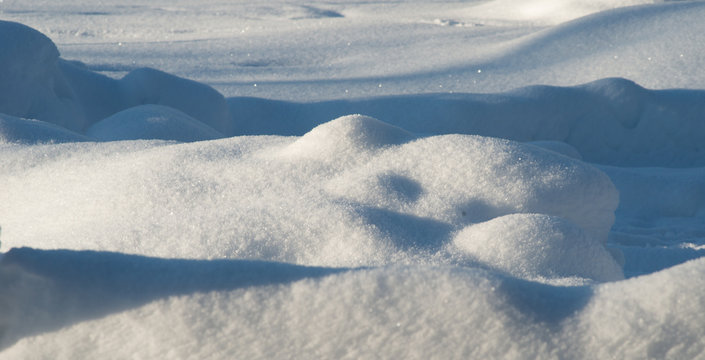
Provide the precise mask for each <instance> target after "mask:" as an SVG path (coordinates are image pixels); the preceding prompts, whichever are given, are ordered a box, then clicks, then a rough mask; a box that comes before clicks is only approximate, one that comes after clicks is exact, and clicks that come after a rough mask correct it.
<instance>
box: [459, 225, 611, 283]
mask: <svg viewBox="0 0 705 360" xmlns="http://www.w3.org/2000/svg"><path fill="white" fill-rule="evenodd" d="M453 244H454V245H455V246H456V247H457V248H458V249H459V250H460V251H462V252H463V253H466V254H469V255H470V256H472V257H474V258H476V259H477V260H479V261H480V262H482V263H483V264H485V265H487V266H489V267H491V268H494V269H498V270H500V271H504V272H506V273H508V274H511V275H512V276H516V277H520V278H528V279H530V278H541V277H547V278H555V277H566V278H567V277H572V276H573V277H579V278H587V279H593V280H597V281H614V280H620V279H623V278H624V275H623V274H622V269H621V268H620V267H619V265H617V263H616V262H615V260H614V259H613V258H612V256H611V255H610V254H609V253H608V252H607V250H606V249H605V247H604V246H603V245H602V244H601V243H600V241H599V240H598V239H595V238H593V237H591V236H589V235H587V234H586V233H585V232H584V231H583V230H582V229H581V228H579V227H577V226H575V225H574V224H573V223H572V222H569V221H566V220H565V219H562V218H560V217H556V216H548V215H541V214H513V215H506V216H501V217H497V218H494V219H492V220H489V221H486V222H482V223H479V224H475V225H471V226H468V227H466V228H465V229H463V230H462V231H460V232H459V233H458V234H457V235H456V236H455V238H454V240H453Z"/></svg>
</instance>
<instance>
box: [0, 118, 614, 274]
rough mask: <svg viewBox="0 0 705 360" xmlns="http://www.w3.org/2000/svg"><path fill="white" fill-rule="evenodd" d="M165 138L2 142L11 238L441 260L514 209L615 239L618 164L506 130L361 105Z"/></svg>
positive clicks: (228, 252)
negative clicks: (250, 131)
mask: <svg viewBox="0 0 705 360" xmlns="http://www.w3.org/2000/svg"><path fill="white" fill-rule="evenodd" d="M164 145H165V144H164V143H163V142H158V141H150V142H144V141H142V142H132V141H127V142H119V143H118V142H107V143H89V144H66V145H63V146H62V145H54V146H50V147H43V148H20V149H14V150H13V151H12V152H10V151H7V152H5V153H3V157H1V159H2V161H0V183H1V185H2V187H3V188H4V189H7V194H8V196H7V197H6V199H5V201H4V202H3V204H2V206H0V217H1V218H2V219H3V224H2V225H3V228H5V229H6V230H7V231H6V235H5V239H6V240H5V241H3V242H4V243H6V244H8V245H9V246H11V247H18V246H33V247H43V248H53V247H54V246H55V245H53V244H54V241H53V240H52V239H54V238H56V237H60V238H66V239H81V240H80V241H76V242H74V243H71V244H69V243H66V242H64V243H63V244H64V245H63V246H65V247H69V248H74V249H94V250H107V251H118V250H119V251H122V252H127V253H138V254H144V255H150V256H161V257H191V258H214V257H239V258H251V259H263V260H270V261H285V262H292V263H297V264H302V265H319V266H363V265H381V264H390V263H409V262H413V261H421V262H428V263H441V264H444V263H452V262H454V261H455V260H454V257H453V255H452V254H446V252H445V251H446V250H445V248H446V245H447V244H449V243H451V242H452V240H453V232H454V231H458V230H460V229H462V228H464V227H466V226H468V225H471V224H474V223H477V222H482V221H487V220H490V219H492V218H495V217H498V216H503V215H508V214H514V213H540V214H547V215H551V216H560V217H563V218H565V219H567V220H566V221H570V222H571V223H572V224H574V225H575V226H577V227H579V228H581V229H582V230H583V231H584V232H585V233H587V234H589V235H590V236H592V237H594V238H595V239H597V240H598V241H600V242H602V243H604V242H605V241H606V239H607V233H608V231H609V229H610V227H611V226H612V223H613V222H614V210H615V208H616V207H617V199H618V196H617V192H616V190H615V188H614V186H613V185H612V183H611V182H610V180H609V179H608V178H607V177H606V176H605V175H604V174H603V173H602V172H601V171H599V170H598V169H596V168H594V167H592V166H590V165H588V164H585V163H583V162H580V161H577V160H574V159H571V158H568V157H565V156H563V155H560V154H557V153H555V152H552V151H547V150H543V149H541V148H539V147H536V146H533V145H526V144H521V143H517V142H512V141H508V140H502V139H494V138H486V137H479V136H472V135H442V136H433V137H426V138H416V137H415V136H412V135H411V134H410V133H408V132H406V131H405V130H402V129H400V128H397V127H394V126H391V125H388V124H385V123H383V122H382V121H379V120H375V119H373V118H369V117H365V116H360V115H354V116H347V117H342V118H338V119H335V120H332V121H331V122H329V123H326V124H323V125H321V126H319V127H317V128H315V129H313V130H311V132H310V133H308V134H306V135H304V136H301V137H299V138H292V137H275V136H273V137H235V138H228V139H219V140H214V141H209V142H195V143H190V144H180V145H178V146H176V145H172V146H164ZM297 151H298V152H297ZM5 154H7V156H4V155H5ZM106 163H109V164H111V165H110V167H109V168H106V167H105V165H104V164H106ZM18 164H24V165H23V166H26V167H21V166H19V165H18ZM97 169H101V171H98V170H97ZM46 174H51V176H49V177H47V176H46ZM19 189H24V190H23V191H19ZM30 189H31V190H30ZM126 193H128V194H131V196H130V197H128V198H125V196H124V194H126ZM69 200H70V201H69ZM33 203H41V204H42V206H41V207H30V208H28V207H27V204H33ZM67 204H70V205H67ZM213 208H217V209H219V210H218V211H210V210H208V209H213ZM37 216H40V217H42V218H47V219H51V221H46V222H42V223H41V224H37V223H35V222H34V221H33V219H35V218H36V217H37ZM331 219H336V220H335V221H331ZM30 223H31V224H32V226H29V224H30ZM125 224H130V226H129V228H126V227H125ZM163 239H171V242H169V243H165V242H164V240H163ZM174 244H179V245H178V246H174Z"/></svg>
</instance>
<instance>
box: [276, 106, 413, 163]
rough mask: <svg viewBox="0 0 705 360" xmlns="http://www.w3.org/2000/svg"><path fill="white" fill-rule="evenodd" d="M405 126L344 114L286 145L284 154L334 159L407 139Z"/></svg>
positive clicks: (408, 138) (409, 137)
mask: <svg viewBox="0 0 705 360" xmlns="http://www.w3.org/2000/svg"><path fill="white" fill-rule="evenodd" d="M412 138H413V136H412V135H411V134H410V133H409V132H407V131H406V130H403V129H400V128H398V127H395V126H391V125H389V124H387V123H384V122H382V121H379V120H377V119H374V118H371V117H368V116H364V115H348V116H343V117H340V118H338V119H335V120H332V121H329V122H327V123H325V124H322V125H319V126H317V127H316V128H314V129H313V130H311V131H309V132H308V133H306V134H305V135H304V136H302V137H301V138H300V139H298V140H297V141H296V142H294V143H293V144H291V145H289V146H288V147H287V148H286V149H285V150H284V154H286V155H288V156H294V157H302V158H314V159H319V160H326V161H335V160H339V159H341V158H345V157H350V156H359V155H360V154H363V153H371V152H375V151H377V150H379V149H381V148H384V147H388V146H391V145H398V144H401V143H404V142H407V141H409V140H411V139H412Z"/></svg>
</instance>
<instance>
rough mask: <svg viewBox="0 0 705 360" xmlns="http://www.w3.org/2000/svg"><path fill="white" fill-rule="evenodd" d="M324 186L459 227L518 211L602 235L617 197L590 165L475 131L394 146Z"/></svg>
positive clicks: (335, 192)
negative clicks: (560, 219) (553, 218)
mask: <svg viewBox="0 0 705 360" xmlns="http://www.w3.org/2000/svg"><path fill="white" fill-rule="evenodd" d="M304 137H305V136H304ZM438 164H442V166H438ZM326 189H327V191H328V192H329V193H331V194H333V195H336V196H339V197H340V198H342V199H345V200H346V201H351V202H353V203H358V204H364V205H366V206H372V207H380V208H384V209H386V210H389V211H393V212H399V213H405V214H408V215H413V216H416V217H420V218H428V219H434V220H435V221H440V222H442V223H447V224H452V225H453V226H455V227H463V226H465V225H468V224H471V223H475V222H481V221H486V220H488V219H491V218H494V217H497V216H501V215H506V214H512V213H543V214H550V215H555V216H561V217H564V218H566V219H570V220H571V221H572V222H574V223H575V224H577V225H578V226H580V227H581V228H583V229H585V231H587V232H589V233H590V234H591V235H592V236H594V237H596V238H597V239H600V240H601V241H603V242H604V241H606V237H607V233H608V232H609V229H610V227H611V226H612V223H613V221H614V214H613V213H614V209H615V208H616V207H617V203H618V195H617V192H616V190H615V188H614V186H613V185H612V182H611V181H610V180H609V178H608V177H607V176H606V175H605V174H604V173H602V172H601V171H599V170H597V169H596V168H594V167H592V166H590V165H587V164H584V163H582V162H579V161H575V160H573V159H570V158H567V157H565V156H562V155H559V154H556V153H555V152H552V151H545V150H543V149H540V148H538V147H534V146H528V145H523V144H519V143H516V142H511V141H507V140H502V139H495V138H487V137H478V136H471V135H443V136H433V137H427V138H421V139H418V140H415V141H412V142H409V143H406V144H402V145H399V146H396V147H392V148H389V149H387V150H386V151H384V152H382V153H380V154H379V155H378V156H376V157H374V158H372V159H370V160H368V161H367V162H365V163H363V164H361V165H360V166H357V167H351V168H350V169H347V170H346V171H344V172H341V173H340V174H339V175H337V176H335V177H334V178H333V179H331V181H330V182H329V183H328V184H327V185H326Z"/></svg>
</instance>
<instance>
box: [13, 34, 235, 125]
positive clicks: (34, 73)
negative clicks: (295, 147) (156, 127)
mask: <svg viewBox="0 0 705 360" xmlns="http://www.w3.org/2000/svg"><path fill="white" fill-rule="evenodd" d="M0 49H2V54H0V113H5V114H8V115H12V116H16V117H21V118H29V119H37V120H42V121H46V122H49V123H53V124H56V125H59V126H62V127H64V128H66V129H69V130H72V131H76V132H83V131H84V130H85V129H86V128H87V127H89V126H90V125H92V124H94V123H95V122H98V121H100V120H102V119H103V118H105V117H108V116H110V115H112V114H114V113H116V112H118V111H121V110H124V109H127V108H130V107H134V106H138V105H143V104H159V105H165V106H169V107H172V108H175V109H178V110H180V111H182V112H184V113H186V114H188V115H190V116H191V117H193V118H195V119H197V120H198V121H201V122H204V123H205V124H207V125H209V126H211V127H213V128H215V129H216V130H218V131H220V132H223V133H225V134H230V133H232V121H231V117H230V113H229V110H228V106H227V103H226V101H225V98H224V97H223V95H221V94H220V93H219V92H217V91H216V90H214V89H213V88H211V87H210V86H208V85H205V84H201V83H198V82H195V81H192V80H187V79H183V78H179V77H177V76H174V75H170V74H167V73H164V72H161V71H158V70H154V69H149V68H141V69H136V70H133V71H131V72H130V73H128V74H127V75H125V76H124V77H123V78H122V79H120V80H114V79H111V78H108V77H106V76H103V75H100V74H96V73H93V72H91V71H89V70H87V69H85V67H84V66H83V65H82V64H80V63H79V62H68V61H65V60H63V59H60V58H59V51H58V50H57V48H56V46H55V45H54V43H53V42H52V41H51V40H50V39H49V38H47V37H46V36H44V35H43V34H41V33H39V32H38V31H36V30H34V29H32V28H30V27H27V26H25V25H21V24H17V23H13V22H6V21H0Z"/></svg>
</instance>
